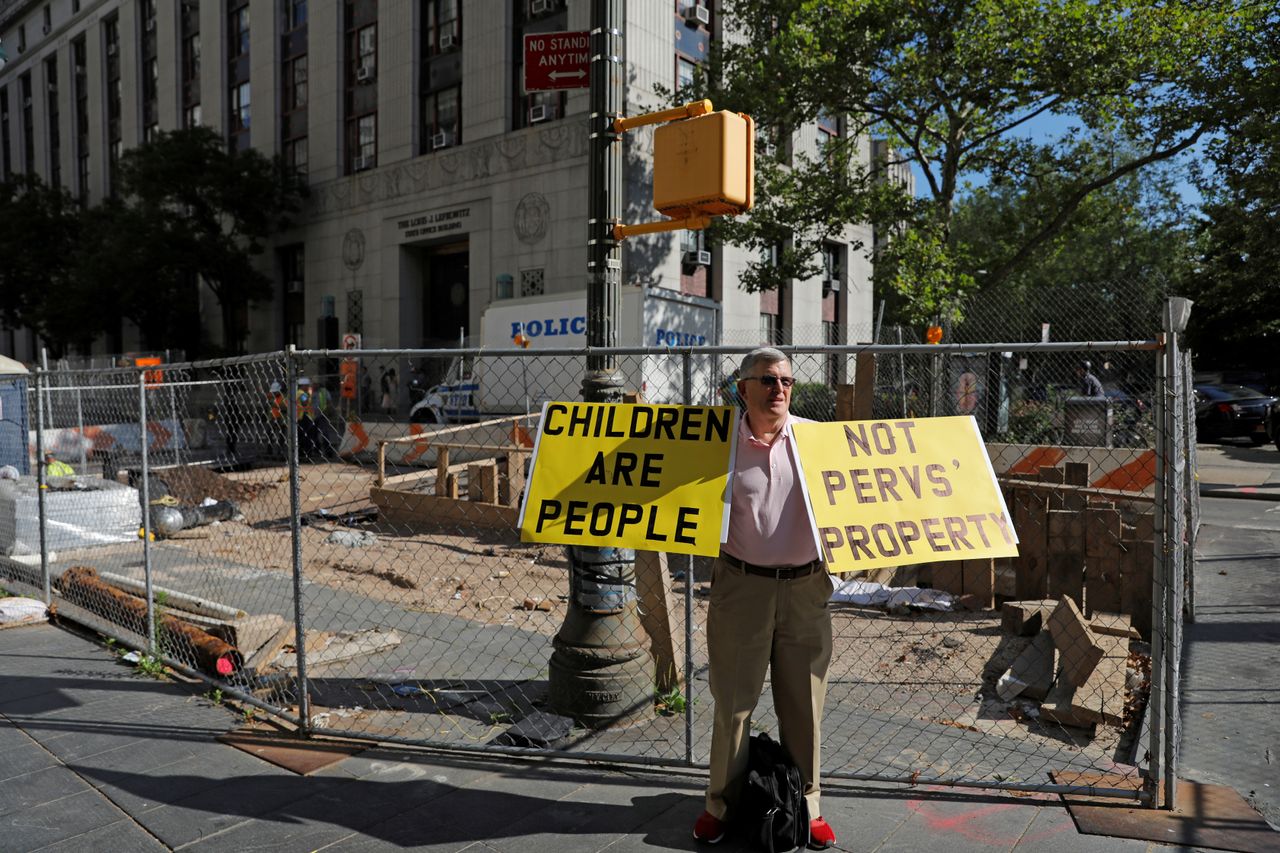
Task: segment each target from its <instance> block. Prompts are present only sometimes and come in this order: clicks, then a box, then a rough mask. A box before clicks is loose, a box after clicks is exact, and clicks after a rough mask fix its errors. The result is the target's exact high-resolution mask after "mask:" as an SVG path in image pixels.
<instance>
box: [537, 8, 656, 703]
mask: <svg viewBox="0 0 1280 853" xmlns="http://www.w3.org/2000/svg"><path fill="white" fill-rule="evenodd" d="M625 20H626V2H625V0H592V3H591V33H590V52H591V69H590V74H591V77H590V83H591V89H590V104H591V118H590V133H591V137H590V147H589V153H588V157H589V160H590V164H589V165H590V177H589V181H588V189H587V193H588V208H587V210H588V214H587V216H588V219H587V235H588V238H587V346H588V347H591V348H596V347H612V346H616V345H617V343H618V318H619V313H620V309H621V304H622V248H621V245H620V244H619V242H618V240H617V238H616V237H615V236H614V233H613V226H614V223H616V222H620V221H621V218H622V140H621V135H620V134H619V133H618V132H616V131H615V130H614V128H613V120H614V119H615V118H620V117H622V114H623V83H624V75H625V74H626V62H625V60H624V58H623V49H622V45H623V35H622V25H623V22H624V21H625ZM622 381H623V380H622V376H621V374H620V373H619V371H618V368H617V365H616V363H615V361H614V356H613V355H609V354H596V353H592V354H590V355H588V356H587V371H586V374H585V375H584V376H583V379H582V397H583V399H584V400H586V401H587V402H593V403H620V402H622ZM568 556H569V563H570V575H569V604H568V609H567V613H566V614H565V620H564V624H562V625H561V626H560V631H559V632H558V633H557V634H556V636H555V639H554V640H553V641H552V645H553V647H554V651H553V652H552V654H551V662H550V674H549V680H550V704H551V707H552V709H553V710H555V711H556V712H557V713H560V714H564V715H565V716H569V717H573V718H574V719H575V720H577V721H578V722H580V723H583V724H585V725H588V726H592V727H602V726H606V725H610V724H616V723H624V722H628V721H632V720H635V719H638V718H640V717H643V716H647V715H648V714H650V713H652V708H653V684H654V679H653V662H652V658H651V657H650V654H649V643H648V637H647V635H646V634H645V631H644V628H643V627H642V626H641V624H640V615H639V611H638V610H637V607H636V582H635V581H636V575H635V558H636V556H635V551H633V550H631V549H628V548H608V547H605V548H596V547H587V546H579V545H575V546H570V547H569V548H568Z"/></svg>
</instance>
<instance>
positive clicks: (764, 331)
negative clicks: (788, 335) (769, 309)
mask: <svg viewBox="0 0 1280 853" xmlns="http://www.w3.org/2000/svg"><path fill="white" fill-rule="evenodd" d="M760 343H762V344H772V345H774V346H776V345H778V344H780V343H782V329H781V327H780V326H779V325H778V315H777V314H764V313H761V314H760Z"/></svg>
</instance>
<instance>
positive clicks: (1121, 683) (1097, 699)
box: [1071, 635, 1129, 726]
mask: <svg viewBox="0 0 1280 853" xmlns="http://www.w3.org/2000/svg"><path fill="white" fill-rule="evenodd" d="M1100 639H1101V642H1102V649H1103V654H1102V660H1100V661H1098V665H1097V667H1095V668H1094V670H1093V673H1092V674H1091V675H1090V676H1089V680H1088V681H1086V682H1085V683H1084V684H1082V685H1081V686H1080V687H1077V688H1076V691H1075V694H1074V695H1073V696H1072V698H1071V710H1072V712H1073V713H1074V714H1075V715H1076V716H1077V717H1080V718H1081V719H1084V720H1086V721H1088V722H1090V723H1106V724H1107V725H1111V726H1118V725H1120V724H1121V723H1123V722H1124V694H1125V670H1126V669H1127V666H1128V659H1129V639H1128V638H1127V637H1113V636H1111V635H1104V636H1102V637H1101V638H1100Z"/></svg>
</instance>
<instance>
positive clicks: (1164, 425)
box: [1143, 336, 1169, 808]
mask: <svg viewBox="0 0 1280 853" xmlns="http://www.w3.org/2000/svg"><path fill="white" fill-rule="evenodd" d="M1167 346H1168V338H1167V336H1166V338H1165V340H1164V347H1161V349H1159V350H1157V351H1156V387H1155V395H1154V399H1153V401H1152V403H1153V409H1154V412H1153V413H1152V417H1153V420H1154V423H1155V425H1156V440H1155V445H1156V448H1155V449H1156V481H1155V492H1156V493H1155V506H1154V512H1153V519H1152V520H1153V523H1154V524H1153V526H1154V528H1155V532H1154V535H1153V536H1152V537H1151V538H1152V541H1153V545H1152V555H1151V558H1152V560H1153V566H1152V572H1151V692H1150V694H1149V695H1148V696H1147V719H1148V722H1149V723H1150V741H1149V742H1148V745H1147V762H1148V765H1147V776H1146V778H1145V780H1144V782H1143V794H1144V796H1145V797H1146V798H1147V803H1148V805H1149V806H1150V807H1151V808H1159V807H1160V777H1161V772H1160V770H1161V765H1162V763H1163V761H1164V746H1163V736H1164V719H1163V715H1164V708H1165V703H1164V690H1165V683H1164V679H1165V667H1164V659H1165V654H1166V653H1167V652H1166V648H1167V642H1166V641H1167V636H1166V635H1165V589H1166V587H1167V585H1168V563H1167V561H1166V558H1165V545H1166V541H1165V538H1166V536H1167V533H1166V530H1165V521H1166V519H1167V518H1168V514H1167V512H1166V509H1165V504H1166V503H1167V502H1168V500H1169V496H1168V494H1167V490H1166V478H1167V477H1168V467H1169V460H1168V458H1167V455H1166V454H1167V453H1168V451H1169V440H1168V428H1169V425H1168V422H1167V421H1166V418H1165V410H1166V409H1167V408H1168V405H1167V401H1166V400H1165V393H1166V389H1167V388H1168V383H1169V376H1168V371H1167V368H1168V360H1167V359H1166V358H1165V347H1167Z"/></svg>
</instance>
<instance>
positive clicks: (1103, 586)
mask: <svg viewBox="0 0 1280 853" xmlns="http://www.w3.org/2000/svg"><path fill="white" fill-rule="evenodd" d="M1121 526H1122V525H1121V521H1120V511H1119V510H1116V509H1110V508H1106V507H1101V506H1092V505H1091V506H1089V508H1088V509H1087V510H1086V511H1085V518H1084V530H1085V534H1084V539H1085V546H1084V547H1085V565H1084V584H1085V596H1084V604H1085V611H1084V612H1085V615H1086V616H1088V617H1090V618H1092V617H1093V615H1094V614H1095V613H1098V612H1099V611H1103V612H1109V613H1114V612H1117V611H1119V610H1120V609H1121V603H1120V586H1121V581H1120V530H1121Z"/></svg>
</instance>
